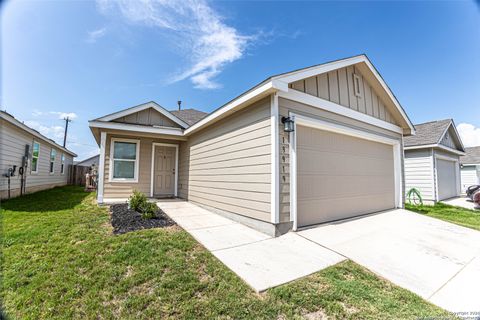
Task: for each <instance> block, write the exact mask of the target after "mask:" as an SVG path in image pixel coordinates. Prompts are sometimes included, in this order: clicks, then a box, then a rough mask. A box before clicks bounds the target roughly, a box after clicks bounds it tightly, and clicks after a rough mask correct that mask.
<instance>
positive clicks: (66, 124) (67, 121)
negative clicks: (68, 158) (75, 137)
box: [63, 117, 72, 148]
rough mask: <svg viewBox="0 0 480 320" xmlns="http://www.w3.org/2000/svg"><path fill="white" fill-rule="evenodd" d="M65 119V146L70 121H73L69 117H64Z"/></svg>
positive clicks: (64, 144)
mask: <svg viewBox="0 0 480 320" xmlns="http://www.w3.org/2000/svg"><path fill="white" fill-rule="evenodd" d="M63 120H65V134H64V135H63V147H64V148H65V146H66V145H67V131H68V123H69V122H72V120H70V118H69V117H66V118H63Z"/></svg>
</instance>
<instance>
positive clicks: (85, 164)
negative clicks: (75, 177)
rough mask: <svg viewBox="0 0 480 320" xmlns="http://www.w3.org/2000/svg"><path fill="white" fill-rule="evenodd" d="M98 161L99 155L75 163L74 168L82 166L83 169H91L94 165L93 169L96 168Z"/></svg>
mask: <svg viewBox="0 0 480 320" xmlns="http://www.w3.org/2000/svg"><path fill="white" fill-rule="evenodd" d="M99 159H100V155H99V154H97V155H96V156H93V157H90V158H87V159H85V160H82V161H76V162H75V165H76V166H83V167H91V166H92V165H95V167H97V168H98V161H99Z"/></svg>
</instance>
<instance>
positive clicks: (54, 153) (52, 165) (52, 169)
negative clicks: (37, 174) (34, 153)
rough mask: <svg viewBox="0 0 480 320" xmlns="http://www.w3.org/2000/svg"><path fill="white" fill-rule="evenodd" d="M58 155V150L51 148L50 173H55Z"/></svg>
mask: <svg viewBox="0 0 480 320" xmlns="http://www.w3.org/2000/svg"><path fill="white" fill-rule="evenodd" d="M56 157H57V150H55V149H53V148H52V149H51V150H50V174H53V173H55V158H56Z"/></svg>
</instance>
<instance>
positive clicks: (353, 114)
mask: <svg viewBox="0 0 480 320" xmlns="http://www.w3.org/2000/svg"><path fill="white" fill-rule="evenodd" d="M278 95H279V97H281V98H284V99H288V100H292V101H297V102H300V103H303V104H306V105H309V106H312V107H315V108H318V109H322V110H326V111H329V112H332V113H336V114H339V115H342V116H345V117H348V118H351V119H355V120H358V121H361V122H365V123H368V124H371V125H373V126H376V127H380V128H383V129H385V130H389V131H392V132H395V133H399V134H403V129H402V128H400V127H399V126H397V125H394V124H392V123H390V122H386V121H383V120H380V119H377V118H375V117H372V116H369V115H368V114H365V113H361V112H359V111H356V110H353V109H350V108H347V107H344V106H341V105H339V104H336V103H333V102H331V101H328V100H325V99H322V98H318V97H315V96H312V95H310V94H307V93H303V92H300V91H297V90H294V89H290V90H289V91H288V92H279V93H278Z"/></svg>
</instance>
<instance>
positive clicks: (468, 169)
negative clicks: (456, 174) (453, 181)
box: [460, 146, 480, 192]
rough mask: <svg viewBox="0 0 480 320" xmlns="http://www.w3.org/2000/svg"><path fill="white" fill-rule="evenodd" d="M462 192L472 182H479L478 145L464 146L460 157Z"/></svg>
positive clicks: (479, 159) (479, 147) (479, 156)
mask: <svg viewBox="0 0 480 320" xmlns="http://www.w3.org/2000/svg"><path fill="white" fill-rule="evenodd" d="M460 167H461V170H460V173H461V181H462V192H465V191H466V190H467V188H468V187H470V186H471V185H474V184H480V146H478V147H471V148H465V155H464V156H461V157H460Z"/></svg>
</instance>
